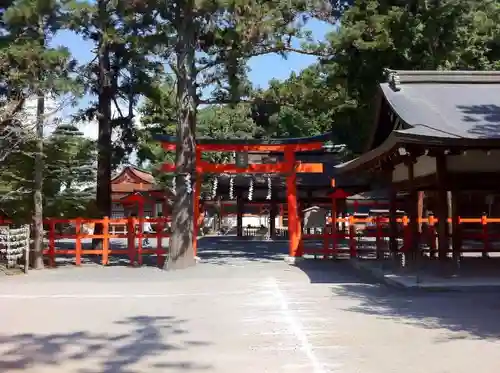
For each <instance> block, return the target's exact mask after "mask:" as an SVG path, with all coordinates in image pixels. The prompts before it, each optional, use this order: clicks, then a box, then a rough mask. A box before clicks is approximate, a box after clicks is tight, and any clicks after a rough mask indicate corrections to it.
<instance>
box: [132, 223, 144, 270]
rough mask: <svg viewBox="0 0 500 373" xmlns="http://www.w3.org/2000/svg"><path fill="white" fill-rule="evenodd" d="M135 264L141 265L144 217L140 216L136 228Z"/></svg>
mask: <svg viewBox="0 0 500 373" xmlns="http://www.w3.org/2000/svg"><path fill="white" fill-rule="evenodd" d="M137 229H138V230H137V233H138V235H137V238H138V242H137V264H139V265H140V266H141V265H142V240H143V233H142V232H143V229H144V218H143V217H142V216H141V217H140V218H139V226H138V228H137ZM134 246H135V240H134Z"/></svg>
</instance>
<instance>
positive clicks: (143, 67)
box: [68, 0, 161, 244]
mask: <svg viewBox="0 0 500 373" xmlns="http://www.w3.org/2000/svg"><path fill="white" fill-rule="evenodd" d="M68 9H69V13H70V15H71V17H70V18H71V23H70V24H71V29H73V30H74V31H76V32H77V33H78V34H80V35H81V36H82V37H83V38H84V39H85V40H89V41H91V42H93V43H94V45H95V49H94V53H95V58H94V59H92V60H91V61H90V62H89V63H87V64H85V65H84V66H82V67H81V76H82V82H83V84H84V86H85V88H86V92H87V93H88V94H90V95H92V96H94V97H95V98H96V100H95V101H93V102H91V104H90V106H89V107H88V108H87V109H86V110H84V111H82V112H81V113H80V114H81V116H80V117H81V118H85V119H87V120H91V119H97V122H98V138H97V150H98V161H97V188H96V204H97V208H98V211H99V215H100V216H101V217H103V216H109V215H110V213H111V170H112V168H113V163H114V164H115V165H116V164H117V163H119V162H120V161H121V160H122V159H123V157H125V156H126V155H128V154H130V153H131V152H132V150H133V145H134V144H135V142H136V132H135V127H134V123H133V118H134V107H135V105H136V104H137V100H138V98H139V97H140V95H141V94H147V93H148V89H149V86H150V82H151V80H152V79H153V77H154V75H155V74H156V72H157V71H158V69H159V68H161V65H160V64H158V63H157V62H155V61H154V60H153V59H150V58H149V57H150V53H149V51H148V50H147V49H145V48H144V46H145V45H147V44H146V43H145V42H144V38H146V37H147V36H148V35H149V34H151V32H152V31H153V29H154V26H155V23H154V17H155V15H154V14H152V13H150V12H147V11H145V9H144V7H143V6H142V5H141V4H140V3H139V2H125V1H119V2H117V1H112V0H97V1H95V2H94V1H85V0H81V1H79V0H74V1H72V2H70V4H69V5H68ZM113 107H114V108H115V111H116V113H117V114H116V115H115V116H113V115H112V108H113ZM123 107H125V110H123V109H122V108H123ZM113 133H114V134H116V135H117V137H116V139H112V134H113ZM100 230H102V226H101V225H97V226H96V231H97V232H99V231H100ZM95 243H96V244H97V243H98V242H97V241H96V242H95Z"/></svg>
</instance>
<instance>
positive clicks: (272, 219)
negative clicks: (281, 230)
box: [269, 198, 278, 238]
mask: <svg viewBox="0 0 500 373" xmlns="http://www.w3.org/2000/svg"><path fill="white" fill-rule="evenodd" d="M277 212H278V205H277V204H276V200H275V199H274V198H273V199H272V200H271V207H270V208H269V236H270V237H271V238H275V237H276V213H277Z"/></svg>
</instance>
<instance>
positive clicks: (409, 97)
mask: <svg viewBox="0 0 500 373" xmlns="http://www.w3.org/2000/svg"><path fill="white" fill-rule="evenodd" d="M387 77H388V79H387V82H386V83H382V84H380V94H381V96H382V100H380V103H381V105H382V104H384V103H386V104H387V105H388V107H389V108H390V110H391V111H392V112H393V113H394V115H395V116H396V117H395V118H397V119H398V122H399V125H397V124H396V125H395V129H394V130H392V132H391V131H390V130H389V131H388V132H387V134H386V135H385V138H384V139H383V141H382V142H381V143H380V145H377V144H372V145H371V147H370V149H371V150H370V151H368V152H366V153H365V154H363V155H361V156H360V157H358V158H356V159H354V160H351V161H349V162H346V163H344V164H341V165H338V166H336V168H337V169H338V170H342V171H349V170H354V169H357V168H358V166H360V165H362V164H365V163H366V162H368V161H370V160H372V159H374V158H375V157H377V156H379V155H382V154H384V153H386V152H388V151H390V150H391V149H393V148H394V147H396V146H398V144H421V145H427V146H461V147H462V146H465V147H475V146H476V147H497V148H498V147H500V72H497V71H488V72H484V71H395V70H387ZM381 107H382V106H381ZM377 120H378V122H377V123H376V124H375V126H376V128H374V131H375V133H376V131H378V130H379V129H380V128H381V127H382V126H384V125H387V123H384V121H382V120H379V118H377Z"/></svg>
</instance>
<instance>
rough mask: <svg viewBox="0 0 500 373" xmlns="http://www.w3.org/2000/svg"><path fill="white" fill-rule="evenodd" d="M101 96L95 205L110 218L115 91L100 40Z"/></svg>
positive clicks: (105, 49) (103, 7) (102, 5)
mask: <svg viewBox="0 0 500 373" xmlns="http://www.w3.org/2000/svg"><path fill="white" fill-rule="evenodd" d="M98 7H99V14H100V15H101V16H102V18H101V19H107V17H108V16H107V9H106V1H103V0H100V1H99V2H98ZM101 27H102V28H103V29H106V28H107V25H101ZM98 53H99V56H98V58H99V94H98V102H99V103H98V105H99V112H98V118H97V119H98V123H99V129H98V130H99V133H98V135H97V151H98V155H97V188H96V205H97V211H98V212H99V217H100V218H103V217H105V216H110V215H111V130H112V129H111V101H112V98H113V91H112V86H111V79H110V68H111V67H110V58H109V49H108V46H107V44H106V43H104V42H102V41H101V45H100V47H99V51H98ZM102 232H103V227H102V224H96V225H95V227H94V234H101V233H102ZM101 245H102V239H94V240H92V246H93V247H99V246H101Z"/></svg>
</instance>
